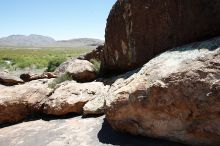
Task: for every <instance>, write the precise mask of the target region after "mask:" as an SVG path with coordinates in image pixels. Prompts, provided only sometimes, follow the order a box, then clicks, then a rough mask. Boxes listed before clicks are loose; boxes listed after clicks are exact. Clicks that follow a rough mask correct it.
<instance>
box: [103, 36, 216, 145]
mask: <svg viewBox="0 0 220 146" xmlns="http://www.w3.org/2000/svg"><path fill="white" fill-rule="evenodd" d="M219 46H220V38H216V39H213V40H210V41H206V42H202V43H193V44H190V45H186V46H183V47H180V48H177V49H174V50H171V51H168V52H165V53H163V54H161V55H159V56H158V57H156V58H154V59H152V60H151V61H150V62H148V63H147V64H145V66H144V67H143V68H142V69H141V70H140V71H139V72H138V73H136V74H134V75H132V76H131V77H129V78H128V79H124V78H122V79H118V80H117V81H116V82H115V83H114V84H113V85H112V87H111V89H110V91H109V93H112V95H111V96H110V97H111V98H109V100H108V101H107V105H108V109H107V111H106V116H107V119H108V121H109V123H110V124H111V125H112V127H113V128H115V129H117V130H121V131H126V132H129V133H132V134H135V135H143V136H150V137H156V138H164V139H168V140H173V141H178V142H182V143H187V144H190V145H198V146H202V145H204V146H208V145H209V146H219V145H220V116H219V113H220V48H219Z"/></svg>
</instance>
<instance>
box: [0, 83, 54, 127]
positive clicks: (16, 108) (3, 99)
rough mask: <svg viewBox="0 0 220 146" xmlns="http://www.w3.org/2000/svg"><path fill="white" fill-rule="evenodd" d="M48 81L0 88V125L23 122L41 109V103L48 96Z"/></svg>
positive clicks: (49, 90)
mask: <svg viewBox="0 0 220 146" xmlns="http://www.w3.org/2000/svg"><path fill="white" fill-rule="evenodd" d="M49 81H50V80H36V81H32V82H29V83H26V84H23V85H17V86H13V87H6V86H5V87H2V86H1V87H0V124H3V123H13V122H17V121H20V120H23V119H24V118H25V117H27V116H28V115H30V114H31V113H32V112H35V111H36V112H37V111H38V110H40V108H41V104H42V103H41V101H42V100H43V99H44V98H46V97H47V95H49V93H50V92H51V89H49V88H48V83H49Z"/></svg>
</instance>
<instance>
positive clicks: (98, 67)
mask: <svg viewBox="0 0 220 146" xmlns="http://www.w3.org/2000/svg"><path fill="white" fill-rule="evenodd" d="M90 62H91V63H92V64H93V65H94V67H95V72H96V73H97V74H99V72H100V67H101V61H100V60H97V59H91V60H90Z"/></svg>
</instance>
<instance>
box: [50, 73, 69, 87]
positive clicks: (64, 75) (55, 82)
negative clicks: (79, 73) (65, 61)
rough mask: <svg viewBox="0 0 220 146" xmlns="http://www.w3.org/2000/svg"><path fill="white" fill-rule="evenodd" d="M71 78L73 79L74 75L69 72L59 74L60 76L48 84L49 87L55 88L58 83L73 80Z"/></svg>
mask: <svg viewBox="0 0 220 146" xmlns="http://www.w3.org/2000/svg"><path fill="white" fill-rule="evenodd" d="M71 80H73V78H72V76H71V75H70V74H68V73H65V74H63V75H61V76H59V77H58V78H56V79H54V80H53V82H52V83H50V84H49V85H48V87H49V88H52V89H54V88H55V87H56V85H58V84H61V83H63V82H65V81H71Z"/></svg>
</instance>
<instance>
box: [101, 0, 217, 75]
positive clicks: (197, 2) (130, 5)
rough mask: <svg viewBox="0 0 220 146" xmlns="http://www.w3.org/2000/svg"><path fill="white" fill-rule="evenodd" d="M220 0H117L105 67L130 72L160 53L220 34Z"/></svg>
mask: <svg viewBox="0 0 220 146" xmlns="http://www.w3.org/2000/svg"><path fill="white" fill-rule="evenodd" d="M219 7H220V1H219V0H212V1H210V0H179V1H176V0H138V1H137V0H118V1H117V2H116V4H115V5H114V7H113V9H112V10H111V12H110V15H109V17H108V20H107V26H106V35H105V49H104V56H105V57H104V62H103V63H104V64H103V67H104V68H105V69H108V70H114V71H118V70H128V69H132V68H135V67H137V66H140V65H143V64H145V63H146V62H147V61H149V60H150V59H152V58H153V57H155V56H156V55H158V54H159V53H161V52H163V51H165V50H167V49H170V48H172V47H176V46H180V45H184V44H186V43H190V42H194V41H197V40H201V39H206V38H209V37H213V36H217V35H219V34H220V27H219V26H220V9H219Z"/></svg>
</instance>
